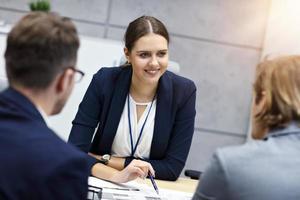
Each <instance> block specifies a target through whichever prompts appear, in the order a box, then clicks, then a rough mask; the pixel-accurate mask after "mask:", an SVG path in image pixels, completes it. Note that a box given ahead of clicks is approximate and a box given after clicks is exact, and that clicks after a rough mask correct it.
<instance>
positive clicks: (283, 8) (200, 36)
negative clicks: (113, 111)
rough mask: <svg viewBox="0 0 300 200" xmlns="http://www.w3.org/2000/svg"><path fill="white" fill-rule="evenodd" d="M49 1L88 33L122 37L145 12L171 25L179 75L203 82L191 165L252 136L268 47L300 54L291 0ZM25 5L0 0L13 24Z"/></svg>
mask: <svg viewBox="0 0 300 200" xmlns="http://www.w3.org/2000/svg"><path fill="white" fill-rule="evenodd" d="M50 2H51V5H52V11H56V12H59V13H60V14H61V15H65V16H68V17H70V18H72V19H73V20H74V22H75V24H76V25H77V27H78V30H79V33H80V34H81V35H84V36H91V37H96V38H102V39H109V40H115V41H122V38H123V34H124V32H125V29H126V26H127V24H128V23H129V22H130V21H132V20H133V19H135V18H136V17H138V16H141V15H153V16H155V17H157V18H159V19H160V20H161V21H163V22H164V23H165V24H166V26H167V28H168V30H169V32H170V35H171V43H170V59H171V60H173V61H176V62H178V63H179V64H180V72H179V74H181V75H183V76H185V77H188V78H190V79H192V80H193V81H194V82H195V83H196V85H197V88H198V93H197V116H196V123H195V133H194V138H193V143H192V147H191V151H190V154H189V157H188V161H187V164H186V168H190V169H198V170H203V169H204V168H205V166H206V165H207V162H208V160H209V158H210V156H211V155H212V153H213V151H214V150H215V149H216V148H218V147H222V146H227V145H236V144H241V143H244V142H245V141H246V139H247V134H248V132H249V115H250V107H251V89H252V88H251V83H252V81H253V78H254V73H255V66H256V64H257V63H258V62H259V61H260V60H261V58H262V57H264V56H265V55H267V54H269V53H271V54H282V53H288V52H292V53H299V51H298V48H291V47H294V46H295V45H293V44H294V40H293V39H295V38H297V35H299V34H295V33H299V32H300V28H295V27H293V26H292V25H293V24H294V23H295V22H296V21H292V22H291V23H290V24H289V25H286V18H284V17H285V15H286V14H287V13H294V14H295V16H296V13H299V12H298V11H299V9H298V11H296V10H294V12H291V11H290V9H292V8H294V7H295V6H294V5H293V2H295V1H293V0H285V1H284V0H188V1H186V0H151V1H142V0H51V1H50ZM296 4H297V3H296ZM298 7H299V6H298ZM27 11H28V1H25V0H0V20H2V21H4V23H11V24H13V23H15V22H16V21H17V20H18V19H19V18H20V17H21V16H22V15H24V14H25V13H26V12H27ZM297 15H298V14H297ZM289 17H290V16H289ZM290 18H291V19H294V18H293V17H290ZM290 18H289V19H290ZM296 19H298V17H297V18H296ZM278 21H279V22H280V21H281V22H282V23H279V25H281V26H279V25H278ZM297 23H298V26H297V27H300V26H299V22H297ZM287 26H288V27H289V28H291V27H293V28H292V29H293V31H294V32H293V31H292V33H293V34H292V35H291V34H290V35H288V37H289V38H290V39H289V40H282V37H283V35H282V34H283V33H284V32H285V31H284V30H285V29H286V28H287ZM283 41H284V42H283ZM98 53H99V54H102V53H103V52H98ZM118 54H119V53H118ZM1 67H2V66H1ZM83 67H84V70H86V71H87V70H88V69H89V66H83ZM70 123H71V122H70Z"/></svg>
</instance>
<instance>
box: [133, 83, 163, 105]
mask: <svg viewBox="0 0 300 200" xmlns="http://www.w3.org/2000/svg"><path fill="white" fill-rule="evenodd" d="M157 85H158V84H143V83H140V82H138V81H136V80H134V79H132V80H131V86H130V95H131V97H132V98H133V99H134V100H135V101H136V102H139V103H148V102H150V101H152V100H153V97H154V96H155V94H156V89H157Z"/></svg>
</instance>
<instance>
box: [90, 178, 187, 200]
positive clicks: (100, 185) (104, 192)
mask: <svg viewBox="0 0 300 200" xmlns="http://www.w3.org/2000/svg"><path fill="white" fill-rule="evenodd" d="M91 191H94V192H91ZM96 193H97V194H96ZM192 196H193V194H192V193H186V192H179V191H175V190H168V189H162V188H159V195H158V194H156V192H155V190H154V189H153V187H150V186H148V185H146V184H143V183H138V182H136V181H130V182H128V183H124V184H115V183H111V182H108V181H104V180H101V179H98V178H95V177H89V194H88V199H91V200H97V199H102V200H130V199H133V200H134V199H138V200H143V199H145V200H168V199H172V200H177V199H178V200H190V199H191V198H192Z"/></svg>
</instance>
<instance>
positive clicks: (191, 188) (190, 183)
mask: <svg viewBox="0 0 300 200" xmlns="http://www.w3.org/2000/svg"><path fill="white" fill-rule="evenodd" d="M137 181H138V182H144V183H146V184H147V185H150V186H152V184H151V181H150V179H145V180H142V179H137ZM155 182H156V185H157V187H158V189H159V188H164V189H170V190H177V191H181V192H189V193H194V192H195V191H196V187H197V185H198V180H193V179H189V178H178V179H177V181H163V180H157V179H155Z"/></svg>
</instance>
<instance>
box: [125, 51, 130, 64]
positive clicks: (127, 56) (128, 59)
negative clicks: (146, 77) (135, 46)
mask: <svg viewBox="0 0 300 200" xmlns="http://www.w3.org/2000/svg"><path fill="white" fill-rule="evenodd" d="M124 54H125V57H126V60H127V62H128V63H130V58H129V51H128V49H127V48H126V47H124Z"/></svg>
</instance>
